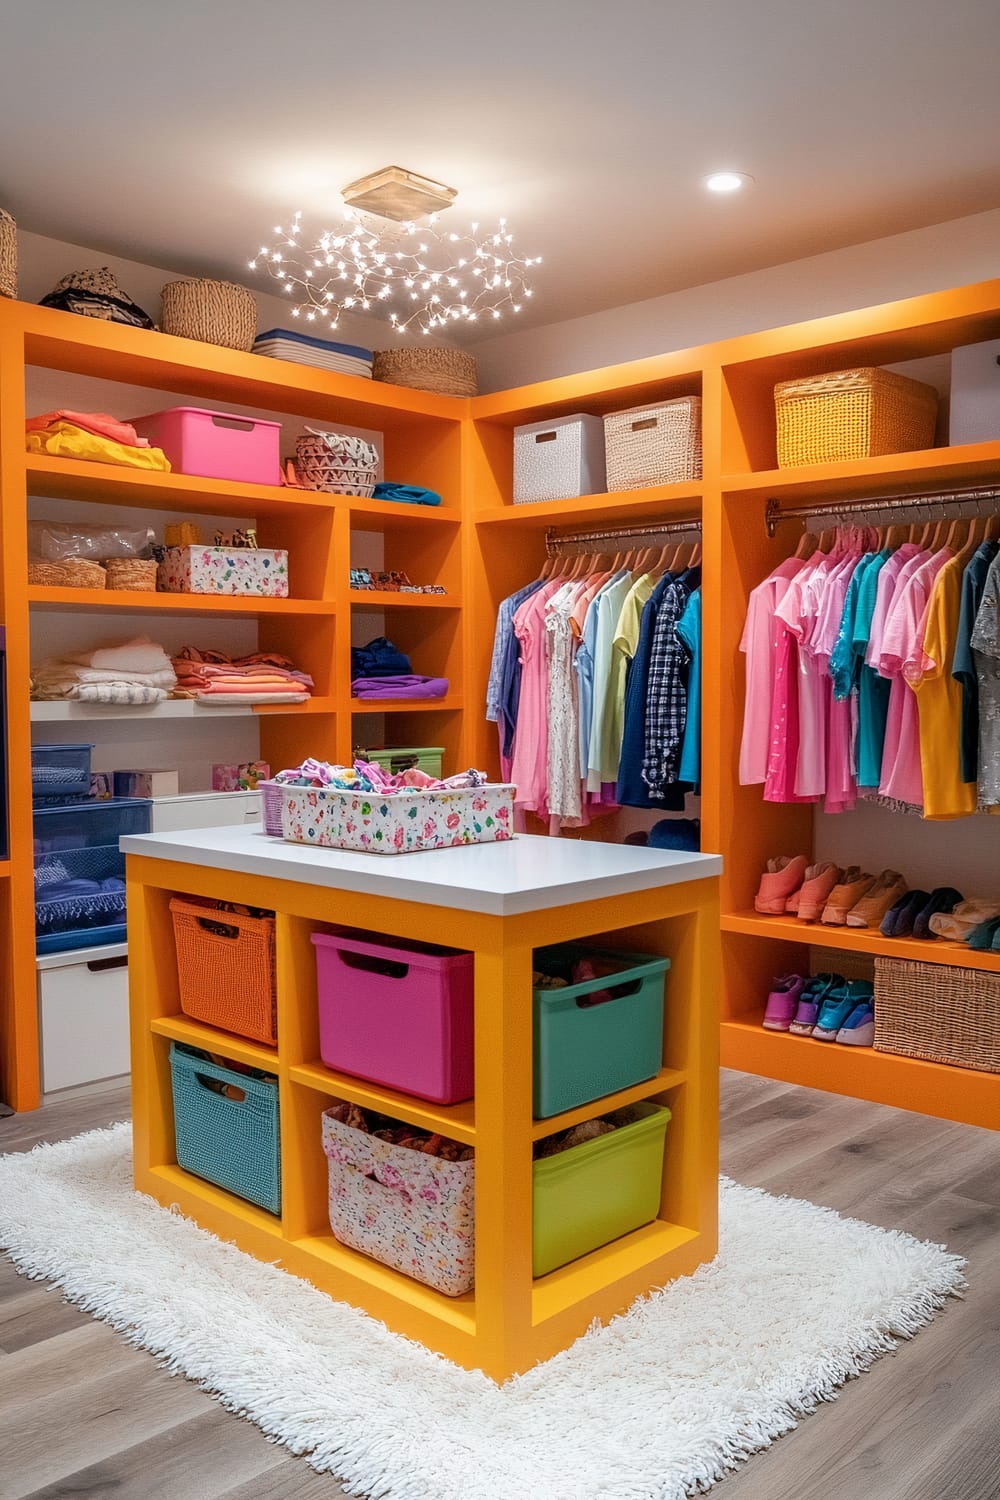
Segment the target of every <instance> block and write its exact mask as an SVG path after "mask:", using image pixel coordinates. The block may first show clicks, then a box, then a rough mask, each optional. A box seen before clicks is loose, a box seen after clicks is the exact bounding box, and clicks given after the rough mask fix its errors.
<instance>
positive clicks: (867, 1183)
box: [0, 1073, 1000, 1500]
mask: <svg viewBox="0 0 1000 1500" xmlns="http://www.w3.org/2000/svg"><path fill="white" fill-rule="evenodd" d="M722 1095H723V1112H722V1121H723V1137H722V1141H723V1144H722V1166H723V1170H724V1171H726V1172H728V1173H729V1174H730V1176H732V1177H734V1178H736V1180H737V1181H739V1182H744V1183H750V1184H755V1185H757V1186H760V1187H764V1188H767V1189H769V1190H770V1191H772V1192H777V1193H789V1194H792V1195H794V1196H796V1197H802V1198H808V1199H811V1200H812V1201H813V1202H814V1203H822V1204H827V1205H829V1206H830V1207H832V1208H836V1209H839V1210H841V1211H843V1212H846V1213H848V1214H852V1215H854V1216H856V1217H858V1218H862V1219H867V1220H869V1221H870V1222H871V1223H874V1224H882V1225H885V1226H886V1227H895V1228H900V1229H906V1230H909V1231H910V1232H911V1233H912V1234H915V1235H918V1236H920V1237H921V1238H928V1239H932V1240H935V1241H940V1242H945V1243H947V1244H948V1245H949V1246H950V1247H951V1248H952V1249H953V1250H956V1251H959V1252H961V1253H962V1254H964V1255H966V1256H967V1257H968V1258H969V1262H970V1270H969V1278H970V1289H969V1292H968V1294H967V1296H966V1298H965V1299H964V1300H963V1301H961V1302H952V1303H950V1305H949V1306H948V1308H947V1309H946V1310H945V1311H944V1313H942V1314H941V1315H940V1316H939V1317H938V1318H937V1319H936V1321H935V1322H934V1324H933V1325H932V1326H931V1327H930V1328H929V1329H926V1330H925V1331H924V1332H923V1333H921V1334H920V1335H919V1337H918V1338H916V1339H915V1340H914V1341H913V1342H911V1343H909V1344H906V1345H904V1346H903V1347H902V1348H901V1349H900V1350H899V1352H898V1353H897V1354H895V1355H892V1356H890V1357H888V1358H885V1359H882V1360H880V1361H879V1362H878V1363H877V1364H876V1366H875V1367H874V1369H873V1370H872V1371H871V1373H870V1374H868V1375H865V1376H864V1377H863V1378H862V1379H860V1380H858V1381H854V1382H852V1383H851V1384H850V1385H848V1386H847V1387H846V1388H845V1390H844V1391H843V1393H842V1395H841V1396H840V1398H839V1400H837V1401H836V1402H835V1403H833V1404H832V1405H828V1406H825V1407H823V1408H822V1409H821V1410H820V1411H819V1412H818V1413H817V1414H816V1415H815V1416H813V1417H810V1418H808V1419H807V1420H805V1421H804V1422H802V1423H800V1425H799V1427H798V1428H797V1429H796V1430H795V1431H794V1432H792V1433H790V1434H789V1435H788V1436H787V1437H785V1438H783V1439H782V1440H781V1441H780V1442H778V1443H776V1444H775V1445H774V1447H773V1448H771V1449H770V1450H769V1451H768V1452H766V1453H763V1454H760V1455H758V1456H757V1457H756V1458H754V1459H752V1460H751V1461H750V1463H749V1464H747V1465H746V1466H745V1467H744V1468H743V1469H741V1470H740V1471H739V1472H737V1473H736V1474H734V1475H733V1476H732V1477H731V1478H729V1479H727V1480H725V1481H724V1482H723V1483H722V1485H721V1486H720V1487H719V1488H718V1490H717V1491H716V1493H717V1494H718V1495H719V1497H720V1500H1000V1339H998V1331H1000V1327H998V1325H1000V1235H998V1227H1000V1134H998V1135H993V1134H992V1133H990V1132H988V1131H984V1130H975V1129H973V1128H971V1127H969V1126H965V1125H950V1124H945V1123H942V1122H941V1121H937V1120H931V1119H927V1118H925V1117H923V1116H919V1115H912V1114H907V1113H904V1112H902V1111H899V1110H893V1109H885V1108H882V1107H881V1106H878V1105H870V1104H859V1103H857V1102H856V1101H853V1100H850V1099H842V1098H839V1097H837V1096H835V1095H830V1094H820V1093H815V1092H813V1091H811V1090H807V1089H799V1088H794V1087H791V1086H789V1085H785V1084H780V1083H773V1082H771V1081H770V1080H767V1079H761V1078H753V1077H749V1076H746V1075H743V1074H739V1073H726V1074H724V1075H723V1090H722ZM127 1110H128V1095H127V1092H126V1090H125V1089H124V1088H121V1087H110V1088H104V1089H92V1090H89V1091H84V1092H76V1093H74V1094H73V1095H72V1096H70V1097H64V1098H61V1099H58V1100H56V1101H53V1102H50V1103H47V1104H46V1105H45V1106H44V1107H43V1109H42V1110H40V1111H38V1112H36V1113H34V1114H30V1115H21V1116H15V1117H14V1118H12V1119H7V1120H0V1151H22V1150H27V1149H29V1148H30V1147H31V1146H33V1145H34V1144H35V1142H36V1141H40V1140H59V1139H62V1138H65V1137H66V1136H69V1135H74V1134H76V1133H77V1132H78V1131H81V1130H87V1129H91V1128H93V1127H95V1126H98V1125H104V1124H107V1123H109V1122H110V1121H112V1120H118V1119H122V1118H123V1117H124V1116H125V1115H126V1113H127ZM344 1493H345V1492H344V1491H343V1490H342V1489H341V1487H340V1486H339V1485H338V1484H337V1483H336V1481H335V1480H332V1479H330V1478H328V1477H321V1476H318V1475H316V1474H314V1473H313V1471H312V1470H311V1469H309V1468H308V1467H307V1465H306V1464H305V1463H304V1462H303V1461H302V1460H300V1459H295V1458H290V1457H289V1456H288V1455H287V1454H286V1453H285V1452H284V1451H283V1450H282V1449H281V1448H278V1447H274V1446H273V1445H271V1444H269V1443H267V1442H265V1440H264V1438H263V1437H262V1436H261V1434H260V1433H259V1432H258V1431H257V1430H256V1428H254V1427H253V1426H251V1424H250V1423H249V1422H244V1421H240V1420H239V1419H238V1418H236V1417H232V1416H229V1415H228V1414H227V1413H226V1412H224V1411H223V1410H221V1408H220V1407H219V1406H218V1405H217V1404H216V1403H215V1402H213V1401H212V1400H211V1399H210V1398H209V1397H208V1396H206V1395H204V1394H203V1393H202V1392H200V1391H199V1390H197V1389H196V1387H195V1386H193V1385H191V1384H189V1383H188V1382H187V1381H186V1380H184V1379H182V1378H180V1377H173V1378H171V1377H170V1376H168V1375H166V1374H164V1373H163V1371H161V1370H159V1369H158V1368H157V1366H156V1364H155V1362H154V1361H153V1359H152V1358H151V1357H150V1356H149V1355H146V1354H143V1353H141V1352H139V1351H137V1350H133V1349H129V1348H128V1347H127V1346H126V1345H125V1344H124V1343H123V1342H122V1341H121V1339H119V1338H118V1336H117V1335H116V1334H114V1333H112V1332H111V1331H110V1329H108V1328H105V1327H104V1326H103V1325H102V1324H100V1323H97V1322H95V1321H94V1320H93V1319H91V1318H89V1317H87V1316H85V1315H84V1314H82V1313H79V1312H77V1311H76V1310H75V1309H74V1308H72V1307H68V1306H65V1305H64V1304H63V1303H61V1302H60V1301H59V1299H58V1297H57V1296H55V1295H54V1294H52V1293H51V1292H48V1291H46V1290H45V1289H44V1288H43V1287H41V1286H39V1285H36V1284H35V1283H33V1282H28V1281H24V1280H22V1278H20V1277H19V1276H18V1275H17V1274H16V1273H15V1272H14V1271H13V1269H12V1268H11V1266H10V1264H9V1262H7V1261H0V1500H29V1497H30V1500H55V1497H57V1496H73V1495H80V1496H90V1497H94V1496H96V1497H105V1496H107V1497H114V1500H220V1497H226V1500H293V1497H294V1500H336V1497H338V1496H342V1495H343V1494H344ZM427 1500H462V1497H461V1496H457V1495H456V1496H450V1495H441V1496H428V1497H427ZM497 1500H533V1497H531V1496H527V1495H523V1496H522V1495H514V1494H510V1495H498V1496H497ZM607 1500H615V1496H614V1495H613V1494H611V1493H609V1494H608V1496H607Z"/></svg>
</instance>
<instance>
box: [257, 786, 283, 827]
mask: <svg viewBox="0 0 1000 1500" xmlns="http://www.w3.org/2000/svg"><path fill="white" fill-rule="evenodd" d="M257 790H258V792H260V804H261V815H262V820H263V823H264V832H265V833H266V834H268V835H269V836H270V837H271V838H272V839H280V838H281V836H282V833H281V809H282V808H283V807H284V805H285V802H284V798H283V797H282V795H281V782H280V781H258V783H257Z"/></svg>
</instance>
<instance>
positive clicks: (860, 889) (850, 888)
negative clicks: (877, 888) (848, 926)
mask: <svg viewBox="0 0 1000 1500" xmlns="http://www.w3.org/2000/svg"><path fill="white" fill-rule="evenodd" d="M874 884H875V876H874V875H868V874H866V873H865V872H863V871H862V870H860V869H859V868H858V866H857V865H851V867H850V868H849V869H847V870H845V871H844V873H843V875H842V876H841V878H840V880H839V882H838V883H837V884H836V885H835V886H834V888H833V890H832V891H831V892H830V895H829V898H828V899H827V903H826V905H825V906H824V908H823V915H822V916H821V917H820V921H821V922H822V923H823V925H824V927H843V926H844V924H845V923H846V921H847V913H848V912H849V911H850V910H851V908H852V907H853V906H857V904H858V902H859V901H860V900H861V897H862V896H867V894H868V892H869V891H870V890H871V888H872V886H873V885H874Z"/></svg>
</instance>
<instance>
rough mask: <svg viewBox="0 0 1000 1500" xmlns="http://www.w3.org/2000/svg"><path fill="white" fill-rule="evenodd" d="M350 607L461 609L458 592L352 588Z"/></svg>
mask: <svg viewBox="0 0 1000 1500" xmlns="http://www.w3.org/2000/svg"><path fill="white" fill-rule="evenodd" d="M351 608H352V609H366V610H376V609H461V608H462V600H461V598H460V596H459V595H458V594H397V593H396V591H395V590H394V589H388V590H387V589H352V590H351Z"/></svg>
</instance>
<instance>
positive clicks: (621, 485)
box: [604, 396, 701, 490]
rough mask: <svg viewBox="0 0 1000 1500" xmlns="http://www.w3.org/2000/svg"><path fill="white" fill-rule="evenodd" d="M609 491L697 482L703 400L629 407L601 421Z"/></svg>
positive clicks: (690, 398)
mask: <svg viewBox="0 0 1000 1500" xmlns="http://www.w3.org/2000/svg"><path fill="white" fill-rule="evenodd" d="M604 458H605V463H606V465H607V475H608V477H607V484H608V489H609V490H643V489H649V488H650V486H652V485H654V484H683V483H684V482H685V481H686V480H690V479H698V478H700V477H701V397H700V396H681V397H679V398H678V399H677V400H676V401H661V402H658V403H657V405H656V406H633V407H631V408H630V409H629V410H628V411H613V412H610V413H609V415H608V416H606V417H605V418H604Z"/></svg>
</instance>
